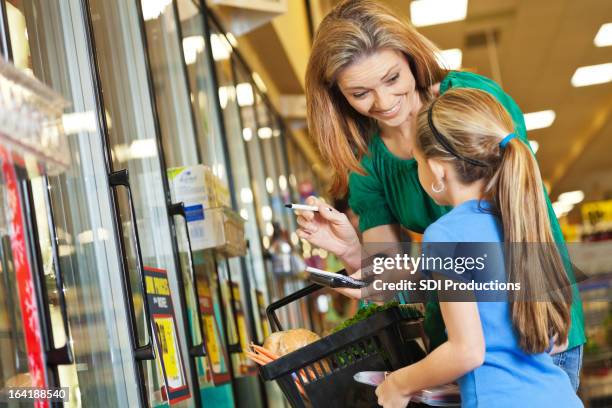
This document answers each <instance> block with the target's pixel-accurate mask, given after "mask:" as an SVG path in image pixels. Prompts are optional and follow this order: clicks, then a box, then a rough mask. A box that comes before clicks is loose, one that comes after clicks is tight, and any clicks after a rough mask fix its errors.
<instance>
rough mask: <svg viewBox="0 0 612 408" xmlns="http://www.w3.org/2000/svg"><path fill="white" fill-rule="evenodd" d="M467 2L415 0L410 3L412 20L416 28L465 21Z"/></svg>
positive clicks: (457, 0)
mask: <svg viewBox="0 0 612 408" xmlns="http://www.w3.org/2000/svg"><path fill="white" fill-rule="evenodd" d="M467 4H468V2H467V0H415V1H413V2H412V3H410V19H411V20H412V24H414V26H415V27H423V26H428V25H434V24H442V23H450V22H451V21H459V20H465V16H466V15H467Z"/></svg>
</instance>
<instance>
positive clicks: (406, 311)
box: [333, 300, 423, 333]
mask: <svg viewBox="0 0 612 408" xmlns="http://www.w3.org/2000/svg"><path fill="white" fill-rule="evenodd" d="M394 306H399V307H400V309H401V311H402V315H404V316H405V317H407V318H412V319H418V318H421V317H423V316H422V314H421V312H419V311H418V310H417V309H416V308H415V307H413V306H409V305H400V303H399V302H398V301H397V300H392V301H391V302H387V303H385V304H384V305H382V306H381V305H377V304H376V303H370V304H369V305H367V306H365V307H362V308H361V309H359V310H358V311H357V313H355V316H353V317H351V318H350V319H347V320H345V321H344V322H343V323H341V324H340V325H339V326H338V327H336V328H335V329H334V330H333V332H334V333H335V332H337V331H340V330H342V329H345V328H347V327H349V326H352V325H353V324H355V323H358V322H360V321H362V320H365V319H367V318H368V317H370V316H372V315H374V314H376V313H378V312H382V311H383V310H387V309H390V308H392V307H394Z"/></svg>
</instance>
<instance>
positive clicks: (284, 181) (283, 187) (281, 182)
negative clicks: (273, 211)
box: [278, 174, 287, 191]
mask: <svg viewBox="0 0 612 408" xmlns="http://www.w3.org/2000/svg"><path fill="white" fill-rule="evenodd" d="M278 186H279V187H280V189H281V190H282V191H285V190H287V177H285V175H284V174H281V175H280V176H278Z"/></svg>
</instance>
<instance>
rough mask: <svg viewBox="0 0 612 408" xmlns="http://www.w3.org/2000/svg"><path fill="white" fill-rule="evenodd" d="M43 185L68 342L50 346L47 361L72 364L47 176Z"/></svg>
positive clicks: (58, 294) (60, 267)
mask: <svg viewBox="0 0 612 408" xmlns="http://www.w3.org/2000/svg"><path fill="white" fill-rule="evenodd" d="M43 186H44V187H45V188H44V190H45V196H46V200H47V208H48V209H49V211H48V212H47V222H48V224H49V232H50V234H51V252H52V257H53V262H54V263H55V289H56V290H57V296H58V300H59V306H60V313H61V315H62V320H63V323H64V337H65V339H66V344H64V345H63V346H62V347H60V348H53V347H51V348H49V349H48V350H47V362H48V363H49V364H54V365H61V364H72V363H73V362H74V357H73V355H72V348H71V347H70V344H71V343H72V340H71V337H70V329H69V328H68V309H67V308H66V294H65V293H64V275H63V274H62V266H61V265H60V256H59V239H58V236H57V230H56V228H55V218H54V215H53V205H52V202H51V192H50V184H49V179H48V177H47V176H44V178H43Z"/></svg>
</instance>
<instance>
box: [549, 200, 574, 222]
mask: <svg viewBox="0 0 612 408" xmlns="http://www.w3.org/2000/svg"><path fill="white" fill-rule="evenodd" d="M552 207H553V210H554V211H555V215H556V216H557V218H561V217H563V216H564V215H565V214H567V213H568V212H570V211H572V209H573V208H574V204H571V203H561V202H558V201H556V202H554V203H552Z"/></svg>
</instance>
